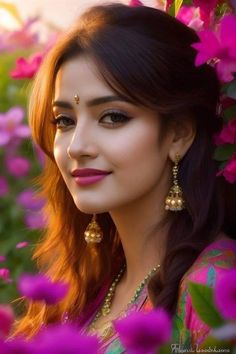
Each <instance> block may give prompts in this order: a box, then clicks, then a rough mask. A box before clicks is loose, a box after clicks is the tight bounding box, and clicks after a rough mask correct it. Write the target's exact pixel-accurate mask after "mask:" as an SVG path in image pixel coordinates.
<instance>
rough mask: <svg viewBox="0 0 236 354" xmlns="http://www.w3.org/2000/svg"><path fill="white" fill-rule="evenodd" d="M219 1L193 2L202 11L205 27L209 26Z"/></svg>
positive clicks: (196, 0) (200, 0)
mask: <svg viewBox="0 0 236 354" xmlns="http://www.w3.org/2000/svg"><path fill="white" fill-rule="evenodd" d="M218 2H219V0H207V1H206V0H193V4H194V6H196V7H199V9H200V17H201V20H202V21H203V22H204V24H205V26H207V27H208V26H209V24H210V20H211V15H212V12H213V10H214V9H215V7H216V5H217V3H218Z"/></svg>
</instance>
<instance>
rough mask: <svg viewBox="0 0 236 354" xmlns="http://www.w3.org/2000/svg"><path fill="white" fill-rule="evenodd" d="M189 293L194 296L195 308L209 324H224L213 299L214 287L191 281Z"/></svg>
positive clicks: (213, 325)
mask: <svg viewBox="0 0 236 354" xmlns="http://www.w3.org/2000/svg"><path fill="white" fill-rule="evenodd" d="M189 293H190V295H191V298H192V304H193V308H194V309H195V311H196V312H197V314H198V315H199V317H200V318H201V320H202V321H203V322H205V323H206V324H207V325H208V326H210V327H212V328H216V327H219V326H221V325H222V324H224V320H223V318H222V317H221V316H220V314H219V312H218V311H217V309H216V307H215V306H214V301H213V289H212V288H210V287H209V286H206V285H203V284H198V283H194V282H189Z"/></svg>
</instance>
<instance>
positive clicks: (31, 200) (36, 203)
mask: <svg viewBox="0 0 236 354" xmlns="http://www.w3.org/2000/svg"><path fill="white" fill-rule="evenodd" d="M16 200H17V203H18V204H19V205H21V206H22V207H24V208H25V209H29V210H32V211H38V210H41V209H42V207H43V206H44V204H45V201H44V200H43V199H42V198H39V197H37V196H36V194H35V192H34V191H33V190H32V189H25V190H24V191H23V192H21V193H20V194H19V195H18V197H17V199H16Z"/></svg>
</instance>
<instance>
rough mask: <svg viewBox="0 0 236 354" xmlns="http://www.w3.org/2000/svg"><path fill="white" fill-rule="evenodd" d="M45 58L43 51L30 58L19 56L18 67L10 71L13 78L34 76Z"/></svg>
mask: <svg viewBox="0 0 236 354" xmlns="http://www.w3.org/2000/svg"><path fill="white" fill-rule="evenodd" d="M42 60H43V55H42V54H41V53H37V54H34V55H33V56H32V57H30V58H29V59H25V58H19V59H17V62H16V68H15V69H13V70H12V71H11V73H10V75H11V77H12V78H13V79H26V78H32V77H33V76H34V75H35V74H36V72H37V71H38V69H39V67H40V65H41V63H42Z"/></svg>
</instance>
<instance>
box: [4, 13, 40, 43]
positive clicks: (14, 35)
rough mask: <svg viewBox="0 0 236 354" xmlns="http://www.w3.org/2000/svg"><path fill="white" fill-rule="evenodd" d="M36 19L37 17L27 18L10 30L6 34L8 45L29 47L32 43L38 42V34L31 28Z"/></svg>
mask: <svg viewBox="0 0 236 354" xmlns="http://www.w3.org/2000/svg"><path fill="white" fill-rule="evenodd" d="M37 21H38V17H34V18H31V19H28V20H27V21H26V22H25V23H24V24H23V26H22V27H21V28H20V29H18V30H16V31H11V32H10V33H9V36H8V39H7V41H8V45H9V46H10V47H11V48H12V49H16V48H19V47H21V48H30V47H32V45H35V44H38V42H39V35H38V34H37V33H35V31H33V30H32V26H33V25H34V24H35V23H36V22H37Z"/></svg>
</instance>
